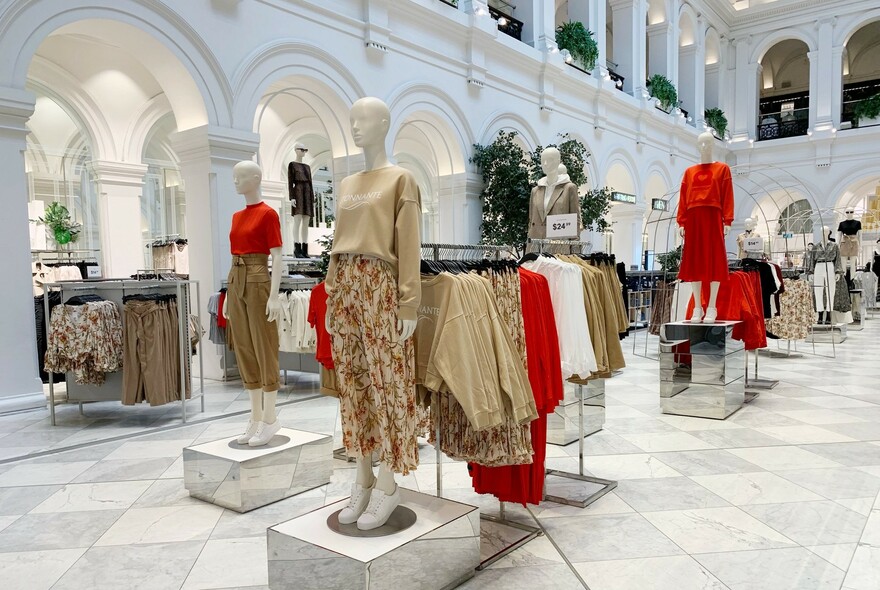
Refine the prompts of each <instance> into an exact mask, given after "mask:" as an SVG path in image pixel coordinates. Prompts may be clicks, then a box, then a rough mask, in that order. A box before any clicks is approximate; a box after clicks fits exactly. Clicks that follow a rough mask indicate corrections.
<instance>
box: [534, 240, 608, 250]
mask: <svg viewBox="0 0 880 590" xmlns="http://www.w3.org/2000/svg"><path fill="white" fill-rule="evenodd" d="M529 243H530V244H534V245H536V246H538V247H539V252H540V253H541V254H543V253H544V246H579V247H580V248H581V249H582V253H583V248H589V250H592V249H593V242H578V241H576V240H549V239H544V238H529ZM587 253H588V254H589V253H590V252H589V251H588V252H587Z"/></svg>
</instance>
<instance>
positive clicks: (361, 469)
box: [355, 457, 376, 488]
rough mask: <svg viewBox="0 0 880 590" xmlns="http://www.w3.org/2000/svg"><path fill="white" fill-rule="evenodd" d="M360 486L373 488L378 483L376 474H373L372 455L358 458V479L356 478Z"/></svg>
mask: <svg viewBox="0 0 880 590" xmlns="http://www.w3.org/2000/svg"><path fill="white" fill-rule="evenodd" d="M355 481H356V482H357V484H358V485H359V486H362V487H365V488H372V487H373V484H375V483H376V476H375V475H373V460H372V458H371V457H361V458H360V459H358V460H357V479H356V480H355Z"/></svg>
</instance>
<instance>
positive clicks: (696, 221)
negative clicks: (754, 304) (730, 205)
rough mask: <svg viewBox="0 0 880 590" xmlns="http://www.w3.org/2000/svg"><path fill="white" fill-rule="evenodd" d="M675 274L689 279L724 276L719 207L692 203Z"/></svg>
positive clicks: (707, 278)
mask: <svg viewBox="0 0 880 590" xmlns="http://www.w3.org/2000/svg"><path fill="white" fill-rule="evenodd" d="M678 278H679V280H681V281H684V282H688V283H689V282H692V281H725V280H727V249H726V247H725V245H724V228H723V227H722V225H721V212H720V211H719V210H718V209H716V208H714V207H695V208H693V209H691V210H690V212H689V213H688V216H687V220H686V221H685V225H684V249H683V251H682V253H681V267H680V268H679V270H678Z"/></svg>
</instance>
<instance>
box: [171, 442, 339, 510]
mask: <svg viewBox="0 0 880 590" xmlns="http://www.w3.org/2000/svg"><path fill="white" fill-rule="evenodd" d="M237 438H238V435H236V436H232V437H228V438H223V439H220V440H216V441H213V442H209V443H204V444H200V445H195V446H192V447H186V448H185V449H183V483H184V486H185V487H186V489H187V490H189V495H190V496H192V497H194V498H198V499H199V500H203V501H205V502H209V503H211V504H217V505H218V506H223V507H224V508H229V509H230V510H234V511H236V512H248V511H249V510H254V509H255V508H261V507H263V506H266V505H268V504H272V503H273V502H277V501H278V500H283V499H284V498H289V497H290V496H295V495H297V494H301V493H303V492H305V491H308V490H311V489H314V488H317V487H320V486H322V485H326V484H328V483H330V477H331V476H332V475H333V455H332V451H333V437H332V436H330V435H326V434H316V433H314V432H305V431H302V430H293V429H290V428H282V429H281V430H280V431H279V432H278V434H276V435H275V436H274V437H273V438H272V440H271V441H269V444H267V445H265V446H262V447H249V446H248V445H240V444H238V443H237V442H236V439H237Z"/></svg>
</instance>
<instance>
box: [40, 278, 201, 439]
mask: <svg viewBox="0 0 880 590" xmlns="http://www.w3.org/2000/svg"><path fill="white" fill-rule="evenodd" d="M193 285H195V289H196V309H200V308H201V293H200V290H199V282H198V281H190V280H185V281H150V282H147V281H137V280H132V279H94V280H88V279H86V280H82V281H65V282H61V283H46V284H44V285H43V306H44V310H45V317H46V341H47V342H48V341H49V325H50V313H49V291H51V290H55V291H58V292H60V293H61V299H62V303H63V302H64V299H65V296H64V294H65V293H70V292H79V291H89V292H96V291H104V292H107V293H108V294H109V293H110V292H114V295H115V297H113V298H112V299H108V300H112V301H114V302H115V303H116V304H117V305H119V309H120V313H123V310H124V307H123V306H122V305H121V303H122V300H123V298H124V297H125V295H126V292H127V291H128V292H131V291H151V290H165V291H168V290H169V289H170V288H171V287H174V295H175V296H176V297H177V305H178V307H177V310H178V311H177V314H178V322H177V328H178V331H177V338H178V344H179V349H180V402H181V403H180V408H181V418H182V420H183V422H184V423H186V421H187V418H186V402H187V399H186V385H187V383H186V380H187V378H189V379H190V382H191V381H192V375H191V372H190V371H189V368H190V367H191V366H192V346H191V345H190V338H189V316H190V309H191V306H190V291H191V287H192V286H193ZM168 294H169V295H170V293H168ZM198 357H199V395H198V396H191V397H190V399H194V398H195V397H198V398H200V400H201V406H202V412H204V411H205V377H204V374H205V370H204V354H203V353H202V337H201V335H199V340H198ZM47 372H48V374H49V418H50V422H51V424H52V426H57V424H56V421H55V383H54V379H53V378H52V375H54V373H52V372H51V371H48V370H47ZM110 375H118V372H117V373H111V374H110ZM117 379H121V376H119V377H118V378H117ZM108 381H109V380H108ZM107 386H108V383H106V382H105V383H104V384H103V385H101V386H99V387H98V391H100V390H101V389H102V388H105V387H107ZM67 387H68V390H67V391H68V399H69V398H70V391H71V389H70V388H71V387H74V388H76V384H75V380H72V379H68V380H67ZM87 401H110V399H109V398H107V397H94V399H80V400H79V411H80V414H82V413H83V402H87Z"/></svg>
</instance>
